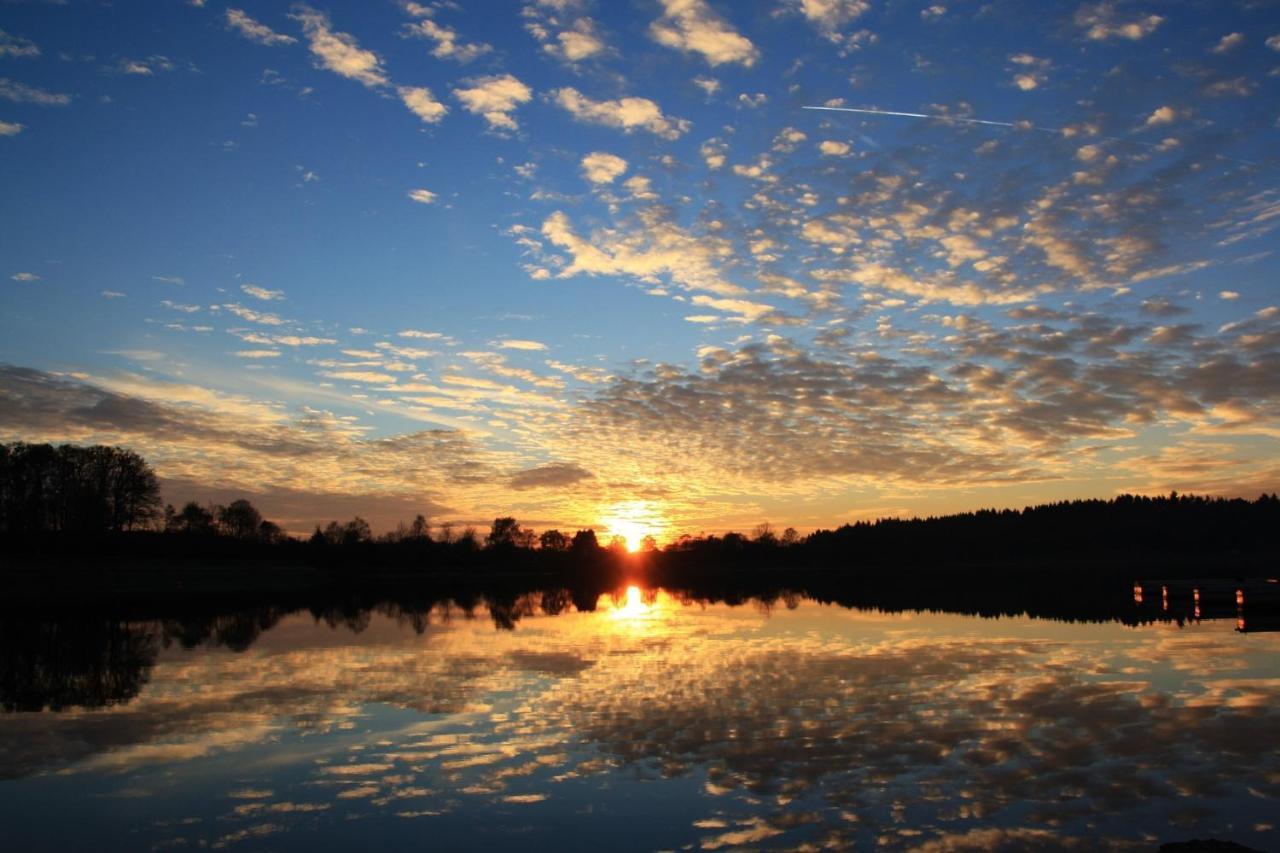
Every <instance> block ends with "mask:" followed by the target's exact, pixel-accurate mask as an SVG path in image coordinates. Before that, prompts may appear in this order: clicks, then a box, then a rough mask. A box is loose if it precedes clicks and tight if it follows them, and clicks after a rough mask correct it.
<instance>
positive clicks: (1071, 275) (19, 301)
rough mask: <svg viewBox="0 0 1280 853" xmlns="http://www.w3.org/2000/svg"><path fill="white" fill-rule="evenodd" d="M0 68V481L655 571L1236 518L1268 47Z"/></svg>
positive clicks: (427, 27)
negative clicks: (509, 538) (11, 467)
mask: <svg viewBox="0 0 1280 853" xmlns="http://www.w3.org/2000/svg"><path fill="white" fill-rule="evenodd" d="M0 30H2V31H3V35H2V36H0V185H3V186H4V188H5V191H4V201H3V204H2V205H0V362H2V363H4V364H6V365H8V367H7V368H5V370H6V373H5V376H4V381H3V383H2V385H0V395H3V397H4V399H5V409H6V410H7V414H5V415H0V437H3V438H5V439H10V440H12V439H25V440H68V441H105V442H111V443H122V444H128V445H130V446H133V447H135V448H137V449H138V450H140V451H141V452H143V453H144V454H145V455H147V456H148V458H149V459H151V460H152V461H153V463H154V464H155V465H156V467H157V469H158V471H159V472H160V473H161V475H162V476H163V477H164V478H165V480H166V483H167V484H168V494H169V495H170V496H171V497H172V499H173V500H184V499H186V498H188V497H198V498H201V499H224V498H225V497H228V496H231V495H233V494H249V495H250V496H251V497H254V498H255V499H256V500H257V501H258V502H259V503H261V504H262V505H263V506H264V508H265V509H267V511H268V514H271V513H273V512H274V513H275V514H276V515H277V516H278V517H280V518H281V519H282V520H283V521H284V522H285V523H286V525H287V526H289V527H290V528H291V529H298V530H300V529H305V528H306V527H307V526H308V525H310V524H311V523H313V522H314V521H317V520H323V519H324V518H325V517H328V516H333V515H337V514H340V513H346V514H347V515H349V514H351V512H352V511H354V510H353V508H356V507H359V508H362V511H364V512H365V514H366V515H369V516H371V517H372V518H373V519H374V520H375V522H377V523H379V524H381V525H382V526H385V525H386V524H389V523H391V522H393V521H394V519H395V518H397V517H402V516H405V515H411V514H412V511H414V510H415V509H422V510H426V511H428V512H429V514H431V515H433V516H434V517H436V518H437V519H440V520H448V519H452V520H455V521H456V522H457V523H459V524H467V523H482V522H483V521H484V520H485V519H486V518H490V517H492V516H493V515H494V514H497V513H500V512H503V513H505V512H514V513H515V514H517V515H518V516H520V517H521V518H523V519H526V520H528V521H529V522H530V523H532V524H534V525H536V526H539V527H545V526H551V525H557V526H565V527H572V526H575V525H586V524H594V525H597V526H600V527H608V528H613V529H623V528H626V529H628V530H639V529H642V528H652V529H654V530H656V531H658V532H660V533H662V534H666V535H671V534H674V533H675V532H678V531H681V530H691V531H696V530H699V529H708V530H711V529H723V528H726V527H745V526H750V525H751V524H754V523H756V522H758V521H761V520H765V519H771V520H773V521H774V522H775V523H779V524H795V525H796V526H797V527H801V528H804V529H807V528H811V527H815V526H829V525H832V524H837V523H840V522H843V521H847V520H851V519H856V518H862V517H867V516H871V515H888V514H909V513H915V512H934V511H943V510H954V509H963V508H971V507H973V506H977V505H990V504H996V505H1020V504H1022V503H1027V502H1032V501H1037V500H1046V499H1056V498H1060V497H1075V496H1085V495H1108V494H1112V493H1115V492H1117V491H1123V490H1143V491H1163V490H1166V489H1169V488H1178V489H1179V490H1184V491H1186V490H1191V491H1206V492H1214V493H1224V494H1225V493H1246V494H1252V493H1256V492H1257V491H1259V490H1261V489H1264V488H1265V489H1268V490H1272V489H1274V488H1276V486H1277V484H1278V482H1280V465H1277V455H1276V450H1277V447H1276V439H1277V436H1278V435H1280V431H1278V430H1280V417H1278V415H1280V406H1278V405H1277V400H1278V396H1280V351H1278V347H1280V316H1277V315H1278V314H1280V312H1278V311H1277V309H1276V307H1275V306H1276V305H1277V303H1280V297H1278V296H1277V287H1276V273H1277V261H1276V257H1275V255H1274V248H1275V242H1276V232H1275V228H1276V226H1277V225H1280V191H1278V190H1277V175H1278V174H1280V162H1278V161H1277V159H1276V156H1275V154H1274V152H1275V150H1277V142H1278V141H1280V138H1278V137H1280V127H1278V126H1277V121H1278V119H1280V112H1278V111H1277V109H1276V104H1277V103H1280V99H1278V98H1277V88H1280V8H1277V6H1276V5H1275V4H1274V3H1262V2H1241V3H1221V2H1214V3H1208V2H1205V3H1195V2H1166V3H1138V2H1101V3H1082V4H1065V3H1064V4H1050V5H1047V6H1046V5H1044V4H1029V3H1015V2H991V3H975V2H958V3H938V4H932V3H918V2H912V3H908V2H876V0H867V2H863V0H779V2H760V3H716V2H701V0H635V1H634V2H620V3H608V4H606V3H601V2H596V3H592V2H587V0H581V2H572V0H554V2H546V0H544V2H535V0H529V2H525V3H520V2H511V3H499V2H494V3H484V4H474V3H473V4H467V3H457V4H455V3H435V4H413V3H392V2H385V3H383V2H372V3H359V4H357V3H333V4H313V5H305V4H295V5H286V4H276V3H257V4H254V3H237V4H233V5H226V4H222V3H216V2H213V1H212V0H207V2H204V3H182V2H170V3H149V4H145V5H144V4H118V5H107V4H97V3H75V2H72V3H67V4H52V3H10V4H6V5H4V6H3V7H0ZM806 106H833V107H843V108H854V109H866V110H880V111H889V112H907V113H917V114H921V115H924V116H928V117H927V118H912V117H905V116H890V115H883V114H873V113H845V112H834V111H814V110H805V109H803V108H804V107H806ZM953 119H954V120H953ZM975 120H977V121H975ZM978 122H994V123H996V124H981V123H978ZM1000 123H1007V124H1008V125H1012V126H1006V125H1005V124H1000Z"/></svg>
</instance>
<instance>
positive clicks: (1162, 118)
mask: <svg viewBox="0 0 1280 853" xmlns="http://www.w3.org/2000/svg"><path fill="white" fill-rule="evenodd" d="M1177 117H1178V113H1177V112H1176V111H1175V110H1174V109H1173V107H1157V108H1156V109H1155V110H1154V111H1153V112H1152V113H1151V115H1149V116H1147V126H1148V127H1153V126H1155V125H1160V124H1170V123H1172V122H1173V120H1174V119H1176V118H1177Z"/></svg>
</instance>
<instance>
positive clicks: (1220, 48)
mask: <svg viewBox="0 0 1280 853" xmlns="http://www.w3.org/2000/svg"><path fill="white" fill-rule="evenodd" d="M1242 44H1244V33H1228V34H1227V35H1225V36H1223V37H1222V38H1220V39H1218V43H1217V44H1215V45H1214V46H1213V52H1214V53H1228V52H1229V51H1232V50H1235V49H1236V48H1237V47H1239V46H1240V45H1242Z"/></svg>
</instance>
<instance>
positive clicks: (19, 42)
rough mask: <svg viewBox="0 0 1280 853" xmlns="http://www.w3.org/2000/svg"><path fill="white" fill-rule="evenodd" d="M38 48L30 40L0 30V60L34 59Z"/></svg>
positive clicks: (38, 51) (38, 50) (38, 52)
mask: <svg viewBox="0 0 1280 853" xmlns="http://www.w3.org/2000/svg"><path fill="white" fill-rule="evenodd" d="M39 55H40V48H39V47H37V46H36V43H35V42H33V41H32V40H31V39H28V38H23V37H22V36H16V35H14V34H13V33H7V32H5V31H4V30H0V58H9V59H34V58H35V57H37V56H39Z"/></svg>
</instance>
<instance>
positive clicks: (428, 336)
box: [399, 329, 444, 341]
mask: <svg viewBox="0 0 1280 853" xmlns="http://www.w3.org/2000/svg"><path fill="white" fill-rule="evenodd" d="M399 335H400V337H402V338H414V339H416V340H423V341H434V340H436V339H438V338H443V337H444V335H442V334H441V333H440V332H423V331H419V330H418V329H405V330H404V331H403V332H400V333H399Z"/></svg>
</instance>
